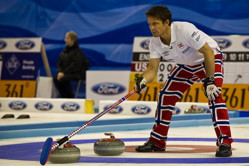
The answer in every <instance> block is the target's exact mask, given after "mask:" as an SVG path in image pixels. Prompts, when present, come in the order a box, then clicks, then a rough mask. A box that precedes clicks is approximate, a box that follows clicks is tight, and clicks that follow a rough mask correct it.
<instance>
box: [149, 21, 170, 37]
mask: <svg viewBox="0 0 249 166" xmlns="http://www.w3.org/2000/svg"><path fill="white" fill-rule="evenodd" d="M147 19H148V24H149V27H150V31H151V33H152V35H153V36H154V37H159V36H161V35H163V34H165V32H166V30H167V28H169V26H168V24H167V21H166V22H165V23H164V24H163V22H162V21H161V20H159V19H157V18H154V17H148V18H147Z"/></svg>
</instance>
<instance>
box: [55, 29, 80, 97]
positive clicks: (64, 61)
mask: <svg viewBox="0 0 249 166" xmlns="http://www.w3.org/2000/svg"><path fill="white" fill-rule="evenodd" d="M77 40H78V37H77V35H76V33H75V32H73V31H70V32H68V33H66V36H65V43H66V47H65V48H64V50H63V51H62V52H61V54H60V56H59V59H58V61H57V70H56V71H57V75H56V76H55V77H54V78H53V81H54V84H55V85H56V87H57V89H58V91H59V93H60V95H61V97H62V98H74V97H75V96H74V93H73V90H72V85H71V83H70V82H71V81H72V80H76V81H77V80H79V79H83V80H85V70H84V67H85V64H84V59H85V54H84V52H83V51H82V49H81V48H80V47H79V45H78V43H77Z"/></svg>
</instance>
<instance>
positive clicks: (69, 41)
mask: <svg viewBox="0 0 249 166" xmlns="http://www.w3.org/2000/svg"><path fill="white" fill-rule="evenodd" d="M77 40H78V36H77V34H76V33H75V32H73V31H70V32H68V33H66V36H65V43H66V45H67V46H69V47H70V46H72V45H74V44H75V43H76V42H77Z"/></svg>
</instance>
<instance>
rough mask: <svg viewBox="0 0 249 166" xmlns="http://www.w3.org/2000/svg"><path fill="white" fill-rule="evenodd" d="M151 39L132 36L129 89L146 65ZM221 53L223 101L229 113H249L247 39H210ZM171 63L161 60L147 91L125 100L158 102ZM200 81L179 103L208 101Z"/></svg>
mask: <svg viewBox="0 0 249 166" xmlns="http://www.w3.org/2000/svg"><path fill="white" fill-rule="evenodd" d="M150 38H151V37H135V38H134V45H133V59H132V65H131V75H130V86H129V90H132V89H133V87H134V84H135V82H136V80H137V78H138V77H140V76H141V75H142V73H143V72H144V71H145V70H146V69H147V67H148V65H149V59H150V58H149V57H150V54H149V42H150ZM212 38H213V39H214V40H215V41H216V42H217V43H218V45H219V46H220V47H221V49H222V50H223V51H224V56H225V63H224V68H225V71H224V81H223V82H224V83H223V86H222V93H223V99H224V100H225V102H226V104H227V108H228V109H230V110H249V105H248V103H246V101H249V36H212ZM174 65H175V63H174V62H166V61H165V60H163V59H161V62H160V64H159V68H158V72H157V76H156V78H155V79H154V80H153V82H152V83H150V84H147V90H146V92H144V93H142V94H140V95H133V96H132V97H130V98H129V99H128V100H138V101H157V97H158V96H157V95H158V92H159V91H160V89H161V88H162V87H163V85H164V82H165V81H166V79H167V76H168V74H169V73H170V71H171V70H172V68H173V67H174ZM198 82H200V81H199V80H198V81H197V83H196V84H194V85H193V86H192V87H191V88H190V89H189V90H188V91H187V92H185V93H184V95H183V97H182V99H181V100H180V102H208V100H207V98H206V97H205V95H204V93H203V87H202V84H201V83H198Z"/></svg>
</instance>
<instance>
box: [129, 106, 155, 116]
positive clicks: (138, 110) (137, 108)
mask: <svg viewBox="0 0 249 166" xmlns="http://www.w3.org/2000/svg"><path fill="white" fill-rule="evenodd" d="M131 111H132V112H133V113H135V114H141V115H144V114H148V113H150V111H151V109H150V107H148V106H146V105H136V106H134V107H132V108H131Z"/></svg>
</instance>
